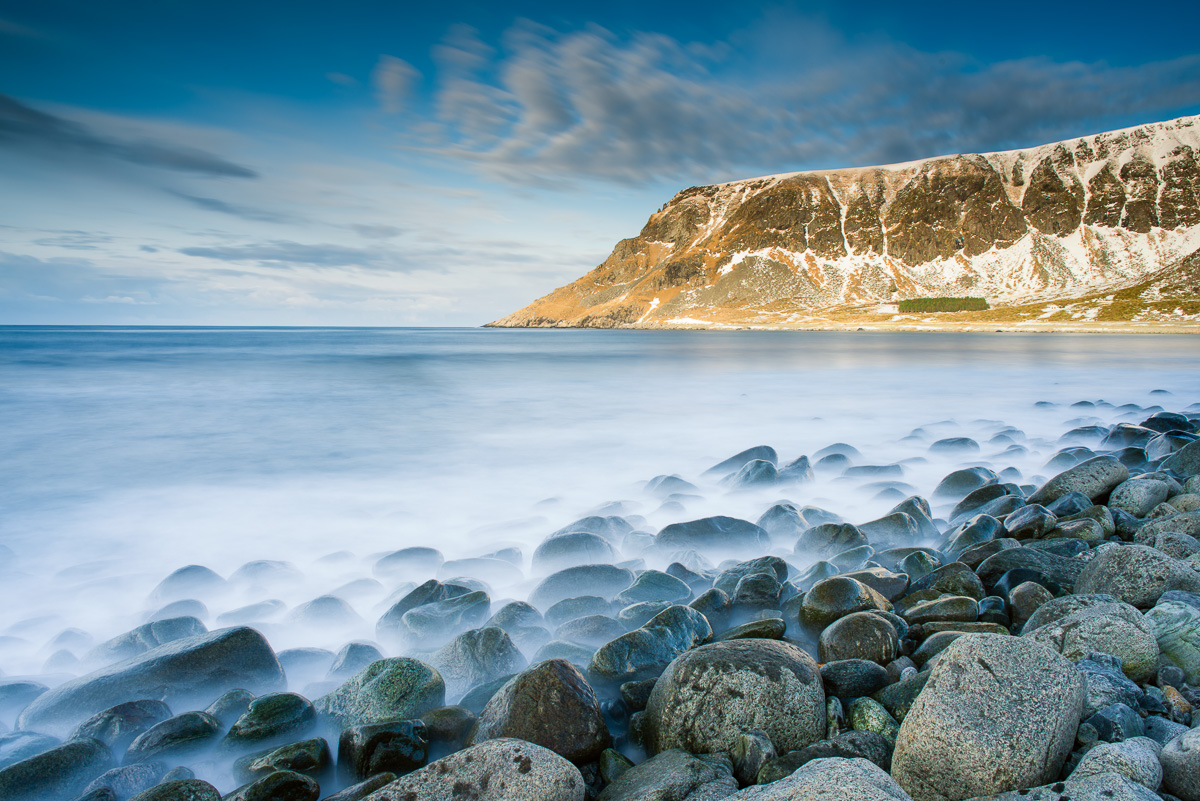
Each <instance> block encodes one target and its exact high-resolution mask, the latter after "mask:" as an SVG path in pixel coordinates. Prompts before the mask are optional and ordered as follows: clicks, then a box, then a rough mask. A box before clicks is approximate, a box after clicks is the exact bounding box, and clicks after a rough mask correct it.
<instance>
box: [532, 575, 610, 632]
mask: <svg viewBox="0 0 1200 801" xmlns="http://www.w3.org/2000/svg"><path fill="white" fill-rule="evenodd" d="M633 578H634V577H633V571H631V570H627V569H625V568H623V567H616V566H614V565H580V566H578V567H568V568H566V569H565V570H560V571H558V572H557V573H552V574H550V575H549V576H547V577H546V578H544V579H542V581H541V583H540V584H538V585H537V587H536V588H534V590H533V593H532V594H530V596H529V602H530V603H531V604H533V605H534V606H536V607H538V608H539V609H545V610H547V611H548V610H549V609H550V608H551V607H553V606H554V605H555V604H557V603H558V602H559V601H563V600H565V599H567V598H574V597H577V596H579V595H591V596H599V597H602V598H604V599H605V600H608V601H611V600H612V599H613V597H614V596H616V594H617V593H619V592H620V591H621V590H623V589H625V588H626V587H628V586H629V585H630V584H632V583H633ZM547 622H551V623H552V622H553V621H551V620H550V618H549V617H547Z"/></svg>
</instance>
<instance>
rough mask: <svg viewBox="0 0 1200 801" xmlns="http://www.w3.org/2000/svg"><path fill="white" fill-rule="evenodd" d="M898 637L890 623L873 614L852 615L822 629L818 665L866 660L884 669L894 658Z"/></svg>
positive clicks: (898, 644) (897, 647)
mask: <svg viewBox="0 0 1200 801" xmlns="http://www.w3.org/2000/svg"><path fill="white" fill-rule="evenodd" d="M899 647H900V637H899V634H898V633H897V631H896V627H895V626H894V625H892V623H891V622H890V621H889V620H887V619H886V618H883V617H881V616H879V615H877V614H875V613H873V612H855V613H853V614H850V615H846V616H845V617H842V618H838V619H837V620H835V621H834V622H833V623H831V624H829V625H828V626H826V627H825V630H824V631H822V632H821V636H820V638H819V639H818V641H817V653H818V656H819V658H820V660H821V661H822V662H835V661H838V660H843V659H866V660H870V661H872V662H875V663H876V664H879V665H886V664H887V663H888V662H891V661H892V660H893V659H895V658H896V655H897V653H898V651H899Z"/></svg>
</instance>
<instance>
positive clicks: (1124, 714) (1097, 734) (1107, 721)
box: [1079, 703, 1146, 743]
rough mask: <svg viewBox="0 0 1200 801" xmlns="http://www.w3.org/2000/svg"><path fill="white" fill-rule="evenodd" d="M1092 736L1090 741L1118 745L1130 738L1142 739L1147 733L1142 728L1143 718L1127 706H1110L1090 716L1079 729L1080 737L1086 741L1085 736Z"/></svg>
mask: <svg viewBox="0 0 1200 801" xmlns="http://www.w3.org/2000/svg"><path fill="white" fill-rule="evenodd" d="M1085 732H1087V733H1088V734H1089V735H1090V740H1091V741H1092V742H1095V741H1096V740H1101V741H1103V742H1106V743H1118V742H1121V741H1122V740H1128V739H1129V738H1130V737H1142V736H1144V735H1145V733H1146V731H1145V729H1144V728H1143V726H1142V718H1141V716H1140V715H1139V714H1138V713H1137V712H1135V711H1134V710H1133V709H1132V708H1131V707H1129V706H1128V705H1126V704H1122V703H1116V704H1109V705H1108V706H1106V707H1104V708H1103V709H1100V710H1098V711H1096V712H1095V713H1093V714H1091V715H1089V716H1088V717H1087V719H1086V720H1084V721H1083V724H1082V725H1081V726H1080V727H1079V737H1080V739H1081V740H1084V734H1085Z"/></svg>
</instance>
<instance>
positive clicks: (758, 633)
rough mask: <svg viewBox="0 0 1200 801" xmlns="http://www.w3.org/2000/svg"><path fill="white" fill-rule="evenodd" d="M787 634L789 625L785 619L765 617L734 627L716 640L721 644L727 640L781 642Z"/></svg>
mask: <svg viewBox="0 0 1200 801" xmlns="http://www.w3.org/2000/svg"><path fill="white" fill-rule="evenodd" d="M786 632H787V623H786V622H784V620H783V618H779V617H765V618H761V619H759V620H751V621H750V622H748V623H743V624H741V625H740V626H734V627H733V628H731V629H729V630H728V631H725V632H723V633H721V634H720V636H718V637H716V639H717V640H718V641H720V642H724V641H726V640H756V639H759V640H781V639H783V636H784V634H785V633H786Z"/></svg>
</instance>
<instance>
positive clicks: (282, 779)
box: [221, 770, 321, 801]
mask: <svg viewBox="0 0 1200 801" xmlns="http://www.w3.org/2000/svg"><path fill="white" fill-rule="evenodd" d="M320 795H321V787H320V785H318V784H317V782H316V781H315V780H314V779H312V777H310V776H305V775H304V774H303V773H296V772H295V771H291V770H277V771H275V772H274V773H269V774H267V775H266V776H263V777H262V778H261V779H256V780H255V781H253V782H251V783H250V784H247V785H244V786H242V787H239V788H237V789H236V790H234V791H233V792H232V793H230V794H228V795H226V796H223V797H222V799H221V801H284V799H286V801H317V799H318V798H319V797H320Z"/></svg>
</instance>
